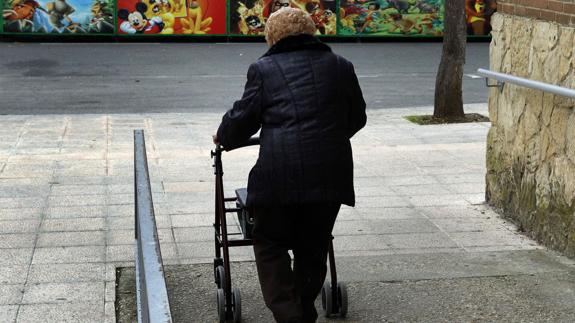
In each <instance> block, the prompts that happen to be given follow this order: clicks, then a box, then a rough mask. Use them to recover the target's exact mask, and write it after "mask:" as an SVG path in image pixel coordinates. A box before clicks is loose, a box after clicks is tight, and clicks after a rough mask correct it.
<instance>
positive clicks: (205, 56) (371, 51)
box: [0, 43, 489, 114]
mask: <svg viewBox="0 0 575 323" xmlns="http://www.w3.org/2000/svg"><path fill="white" fill-rule="evenodd" d="M331 46H332V48H333V49H334V51H335V52H336V53H338V54H341V55H343V56H344V57H346V58H348V59H350V60H351V61H352V62H353V63H354V65H355V67H356V72H357V74H358V75H359V79H360V83H361V85H362V88H363V91H364V96H365V98H366V101H367V104H368V108H370V109H385V108H400V107H415V106H429V105H433V95H434V86H435V75H436V72H437V67H438V65H439V61H440V58H441V46H442V45H441V43H368V44H360V43H345V44H341V43H333V44H331ZM265 50H266V47H265V44H263V43H223V44H218V43H215V44H206V43H191V44H190V43H164V44H159V43H0V114H60V113H62V114H76V113H78V114H82V113H142V112H192V111H206V110H210V111H214V110H216V111H217V110H221V111H224V110H226V109H228V108H229V107H231V105H232V103H233V101H234V100H236V99H237V98H238V97H239V96H241V93H242V90H243V86H244V82H245V77H246V76H245V74H246V71H247V67H248V65H249V64H250V63H251V62H253V61H254V60H256V59H257V58H258V57H259V56H261V55H262V54H263V53H264V52H265ZM488 57H489V44H488V43H470V44H468V47H467V64H466V66H465V73H473V72H474V71H475V70H476V69H477V68H479V67H487V66H488V65H489V58H488ZM463 91H464V102H465V103H482V102H487V98H488V91H487V88H486V87H485V84H484V81H483V80H482V79H472V78H469V77H465V78H464V89H463Z"/></svg>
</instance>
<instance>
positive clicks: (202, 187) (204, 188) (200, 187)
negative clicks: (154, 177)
mask: <svg viewBox="0 0 575 323" xmlns="http://www.w3.org/2000/svg"><path fill="white" fill-rule="evenodd" d="M163 185H164V190H165V192H166V193H196V192H213V190H214V184H213V183H209V182H198V181H195V182H165V183H163Z"/></svg>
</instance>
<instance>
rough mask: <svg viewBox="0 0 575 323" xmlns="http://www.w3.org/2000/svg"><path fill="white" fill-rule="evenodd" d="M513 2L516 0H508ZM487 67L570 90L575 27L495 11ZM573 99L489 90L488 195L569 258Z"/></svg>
mask: <svg viewBox="0 0 575 323" xmlns="http://www.w3.org/2000/svg"><path fill="white" fill-rule="evenodd" d="M513 1H518V0H513ZM491 23H492V27H493V31H492V35H493V38H492V42H491V48H490V61H491V66H490V69H491V70H493V71H497V72H503V73H508V74H512V75H515V76H519V77H525V78H529V79H533V80H538V81H543V82H547V83H551V84H556V85H560V86H565V87H569V88H575V76H574V75H573V74H574V72H575V68H574V66H575V55H574V54H573V47H574V37H575V29H574V28H572V27H570V26H569V25H562V24H558V23H556V22H549V21H544V20H538V19H533V18H527V17H522V16H517V15H510V14H502V13H497V14H495V15H494V16H493V18H492V22H491ZM574 105H575V102H574V100H571V99H567V98H565V97H561V96H556V95H552V94H549V93H543V92H541V91H537V90H531V89H527V88H523V87H519V86H514V85H511V84H506V85H505V87H504V89H503V91H502V92H500V91H499V90H498V89H497V88H492V89H491V92H490V98H489V114H490V118H491V122H492V127H491V129H490V131H489V135H488V142H487V176H486V182H487V190H486V199H487V201H488V202H489V203H490V204H491V205H493V206H495V207H497V208H500V209H501V210H502V212H503V214H505V216H507V217H509V218H511V219H513V220H515V221H516V222H517V223H518V224H519V226H520V228H522V229H523V230H525V231H526V232H528V233H529V234H530V235H531V236H532V237H534V238H536V239H537V240H539V241H542V242H543V243H544V244H546V245H548V246H550V247H552V248H554V249H557V250H560V251H562V252H564V253H566V254H568V255H570V256H575V108H574Z"/></svg>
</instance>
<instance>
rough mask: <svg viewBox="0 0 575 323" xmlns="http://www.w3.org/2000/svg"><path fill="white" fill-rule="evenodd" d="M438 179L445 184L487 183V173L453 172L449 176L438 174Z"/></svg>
mask: <svg viewBox="0 0 575 323" xmlns="http://www.w3.org/2000/svg"><path fill="white" fill-rule="evenodd" d="M436 178H437V181H438V182H440V183H443V184H452V183H477V184H478V185H481V184H482V183H485V173H484V172H477V173H469V174H453V175H449V176H436Z"/></svg>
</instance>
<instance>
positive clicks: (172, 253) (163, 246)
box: [160, 242, 213, 260]
mask: <svg viewBox="0 0 575 323" xmlns="http://www.w3.org/2000/svg"><path fill="white" fill-rule="evenodd" d="M212 244H213V242H212ZM160 252H161V253H162V259H166V260H179V258H180V255H179V254H178V247H177V245H176V244H175V243H161V242H160Z"/></svg>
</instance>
